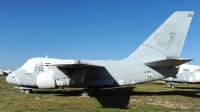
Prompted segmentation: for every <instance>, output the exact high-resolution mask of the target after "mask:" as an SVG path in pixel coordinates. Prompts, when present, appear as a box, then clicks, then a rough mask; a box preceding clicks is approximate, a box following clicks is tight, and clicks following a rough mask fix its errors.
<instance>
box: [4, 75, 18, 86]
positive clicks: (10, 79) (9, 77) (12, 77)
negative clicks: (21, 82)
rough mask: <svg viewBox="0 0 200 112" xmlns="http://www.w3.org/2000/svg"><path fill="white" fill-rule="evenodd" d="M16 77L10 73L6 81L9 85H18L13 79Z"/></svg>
mask: <svg viewBox="0 0 200 112" xmlns="http://www.w3.org/2000/svg"><path fill="white" fill-rule="evenodd" d="M15 77H16V76H13V73H10V74H9V75H8V76H7V77H6V81H7V82H8V83H11V84H18V82H17V81H16V79H15Z"/></svg>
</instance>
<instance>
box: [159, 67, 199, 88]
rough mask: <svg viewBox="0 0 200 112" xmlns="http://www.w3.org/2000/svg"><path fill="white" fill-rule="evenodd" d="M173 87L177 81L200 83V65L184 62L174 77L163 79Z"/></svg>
mask: <svg viewBox="0 0 200 112" xmlns="http://www.w3.org/2000/svg"><path fill="white" fill-rule="evenodd" d="M163 80H164V81H165V82H166V83H167V84H168V85H169V86H170V87H171V88H175V86H174V84H177V83H191V84H200V66H196V65H188V64H183V65H181V66H180V70H179V72H178V74H177V75H176V76H174V77H169V78H166V79H163Z"/></svg>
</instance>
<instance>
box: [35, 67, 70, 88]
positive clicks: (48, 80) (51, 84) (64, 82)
mask: <svg viewBox="0 0 200 112" xmlns="http://www.w3.org/2000/svg"><path fill="white" fill-rule="evenodd" d="M53 75H55V72H54V71H46V72H42V73H39V74H38V75H37V79H36V83H37V86H38V88H57V87H64V86H69V81H70V79H69V78H67V77H63V78H62V77H59V78H57V79H53Z"/></svg>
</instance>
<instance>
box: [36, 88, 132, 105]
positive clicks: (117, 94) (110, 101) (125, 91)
mask: <svg viewBox="0 0 200 112" xmlns="http://www.w3.org/2000/svg"><path fill="white" fill-rule="evenodd" d="M133 89H134V87H121V88H109V89H104V90H103V93H94V94H92V96H91V97H94V98H96V99H97V101H98V102H99V103H100V104H101V105H102V108H119V109H128V108H127V106H128V104H129V101H130V96H131V93H132V90H133ZM81 92H82V90H74V91H65V90H55V91H53V90H48V91H38V90H37V91H33V94H55V95H56V96H63V97H66V96H69V97H73V96H74V97H78V96H79V95H80V93H81ZM99 108H101V107H99Z"/></svg>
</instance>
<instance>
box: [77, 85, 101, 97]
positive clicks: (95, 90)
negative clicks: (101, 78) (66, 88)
mask: <svg viewBox="0 0 200 112" xmlns="http://www.w3.org/2000/svg"><path fill="white" fill-rule="evenodd" d="M102 90H103V89H102V88H101V87H95V86H93V87H86V88H85V89H83V91H82V92H81V94H80V96H83V97H86V96H90V94H92V93H99V92H102Z"/></svg>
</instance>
